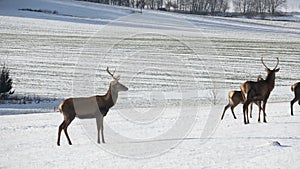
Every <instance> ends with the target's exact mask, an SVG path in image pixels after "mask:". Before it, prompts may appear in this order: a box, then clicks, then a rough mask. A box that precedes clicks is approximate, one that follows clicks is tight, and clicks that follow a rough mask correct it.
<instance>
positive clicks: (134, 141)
mask: <svg viewBox="0 0 300 169" xmlns="http://www.w3.org/2000/svg"><path fill="white" fill-rule="evenodd" d="M18 9H32V10H45V11H52V12H53V11H56V12H55V13H54V14H53V13H51V14H50V13H43V12H31V11H23V10H18ZM299 28H300V24H299V23H298V22H274V21H262V20H250V19H241V18H221V17H209V16H196V15H181V14H173V13H167V12H158V11H148V10H144V11H143V13H142V14H141V13H138V12H136V9H130V8H125V7H114V6H107V5H100V4H94V3H88V2H82V1H73V0H27V1H23V0H2V1H0V36H1V38H0V62H6V63H7V66H8V67H9V68H10V70H11V75H12V77H13V79H14V88H15V89H16V94H20V95H39V96H43V97H50V98H58V100H57V101H56V102H50V103H48V102H44V103H40V104H26V105H0V115H1V116H0V131H1V134H0V136H1V138H2V144H1V145H0V150H1V153H0V168H41V167H42V168H99V167H101V168H179V167H180V168H297V167H298V166H299V162H298V161H299V160H300V159H299V157H300V156H299V149H300V144H299V135H300V133H299V130H298V128H299V125H300V119H299V117H300V116H299V114H300V111H299V105H296V104H295V105H294V107H295V108H294V109H295V112H294V114H295V116H293V117H291V116H290V115H289V109H290V108H289V101H290V100H291V99H292V97H293V95H292V92H291V91H290V85H291V84H292V83H294V82H296V81H299V79H300V77H299V73H298V72H299V71H300V66H299V65H300V55H299V53H300V29H299ZM262 56H263V57H264V59H265V62H266V64H267V65H268V66H269V67H270V68H273V66H275V64H276V57H279V58H280V63H279V67H280V71H279V72H278V73H277V74H276V87H275V89H274V91H273V92H272V93H271V96H270V103H269V104H267V120H268V122H269V123H266V124H260V123H257V109H255V110H254V117H253V119H251V123H250V125H244V124H243V120H242V118H243V116H242V113H241V106H238V107H237V108H236V110H235V111H236V114H237V116H238V119H237V120H233V118H232V117H231V113H230V112H229V110H228V112H227V114H226V116H225V119H224V121H220V120H219V119H220V115H221V112H222V110H223V106H224V105H225V104H226V103H227V100H226V97H227V91H228V90H231V89H239V85H240V84H241V83H242V82H244V81H245V80H255V79H256V77H257V75H259V74H261V75H265V74H266V73H265V71H264V66H263V65H262V64H261V62H260V57H262ZM107 66H109V67H110V68H111V69H112V70H113V69H115V68H116V73H117V74H119V75H121V80H120V81H121V83H123V84H125V85H126V86H127V87H128V88H129V91H128V92H124V93H120V97H119V100H118V102H117V104H116V106H115V107H114V108H113V109H112V110H111V111H110V112H109V114H108V115H107V117H106V119H105V126H104V127H105V131H104V132H105V136H106V142H107V143H106V144H105V145H103V144H101V145H97V144H94V143H95V138H96V134H95V131H96V124H95V120H94V119H92V120H78V119H76V120H75V121H74V122H73V123H72V124H71V125H70V128H69V134H70V137H71V139H72V141H73V143H74V145H73V146H68V145H67V144H66V139H65V137H64V135H62V140H61V144H62V146H61V147H57V146H56V137H57V130H58V125H59V124H60V123H61V121H62V115H61V114H59V113H58V112H53V109H54V107H56V106H57V105H58V104H59V101H60V100H61V99H63V98H67V97H70V96H76V97H77V96H90V95H94V94H103V93H105V92H106V90H107V89H108V84H109V81H110V80H111V78H110V77H109V75H108V74H107V73H106V72H105V69H106V67H107ZM215 96H216V97H215ZM213 102H216V105H214V104H212V103H213ZM42 112H43V113H42ZM45 112H46V113H45ZM33 113H35V114H33ZM17 114H18V115H17ZM137 158H138V159H137Z"/></svg>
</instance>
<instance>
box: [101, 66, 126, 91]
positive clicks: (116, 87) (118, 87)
mask: <svg viewBox="0 0 300 169" xmlns="http://www.w3.org/2000/svg"><path fill="white" fill-rule="evenodd" d="M106 71H107V73H108V74H109V75H110V76H111V77H112V78H113V79H114V80H113V81H111V82H110V89H111V90H112V92H114V93H118V92H120V91H127V90H128V88H127V87H126V86H124V85H123V84H122V83H120V82H119V80H120V76H117V77H115V76H114V73H115V71H114V72H113V73H111V72H110V71H109V69H108V67H107V68H106Z"/></svg>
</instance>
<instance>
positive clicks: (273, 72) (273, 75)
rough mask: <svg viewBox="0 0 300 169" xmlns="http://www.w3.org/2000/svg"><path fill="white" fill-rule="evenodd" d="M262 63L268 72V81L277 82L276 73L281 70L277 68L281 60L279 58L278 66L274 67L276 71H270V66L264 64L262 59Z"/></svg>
mask: <svg viewBox="0 0 300 169" xmlns="http://www.w3.org/2000/svg"><path fill="white" fill-rule="evenodd" d="M261 63H262V64H263V65H264V66H265V68H266V72H267V78H266V80H272V81H274V80H275V73H276V72H278V71H279V70H280V68H278V69H277V66H278V64H279V58H277V64H276V66H275V67H274V69H270V68H268V66H267V65H266V64H265V63H264V61H263V58H261Z"/></svg>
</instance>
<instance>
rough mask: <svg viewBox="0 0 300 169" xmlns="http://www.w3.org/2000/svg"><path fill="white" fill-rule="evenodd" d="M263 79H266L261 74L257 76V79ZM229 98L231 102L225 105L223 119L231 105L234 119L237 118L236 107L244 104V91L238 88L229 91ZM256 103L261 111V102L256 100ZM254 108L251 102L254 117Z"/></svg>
mask: <svg viewBox="0 0 300 169" xmlns="http://www.w3.org/2000/svg"><path fill="white" fill-rule="evenodd" d="M261 80H264V79H263V78H262V76H261V75H259V76H258V77H257V81H261ZM228 100H229V103H228V104H227V105H226V106H225V107H224V111H223V114H222V117H221V120H223V118H224V115H225V112H226V110H227V109H228V108H229V107H230V109H231V112H232V115H233V117H234V119H236V116H235V114H234V108H235V107H236V106H237V105H239V104H244V97H243V94H242V91H237V90H231V91H229V92H228ZM255 104H256V105H257V106H258V108H259V112H260V111H261V106H260V105H261V104H260V102H255ZM252 109H253V103H251V104H250V118H252Z"/></svg>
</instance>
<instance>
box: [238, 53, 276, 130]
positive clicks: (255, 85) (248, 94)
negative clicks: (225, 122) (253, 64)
mask: <svg viewBox="0 0 300 169" xmlns="http://www.w3.org/2000/svg"><path fill="white" fill-rule="evenodd" d="M261 62H262V64H263V65H264V66H265V68H266V72H267V77H266V79H265V80H261V81H258V82H253V81H246V82H245V83H243V84H242V85H241V87H240V88H241V91H242V93H243V97H244V99H245V103H244V106H243V114H244V123H245V124H248V123H249V118H248V106H249V104H250V103H252V102H255V101H262V102H263V106H262V110H263V117H264V122H265V123H266V122H267V120H266V111H265V110H266V103H267V101H268V99H269V96H270V93H271V91H272V90H273V89H274V86H275V73H276V72H278V71H279V68H278V69H277V66H278V64H279V59H278V58H277V64H276V65H275V67H274V69H272V70H271V69H270V68H268V67H267V66H266V64H265V63H264V61H263V58H261ZM258 121H259V122H260V113H259V117H258Z"/></svg>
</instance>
